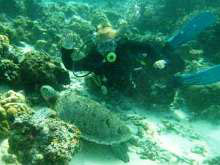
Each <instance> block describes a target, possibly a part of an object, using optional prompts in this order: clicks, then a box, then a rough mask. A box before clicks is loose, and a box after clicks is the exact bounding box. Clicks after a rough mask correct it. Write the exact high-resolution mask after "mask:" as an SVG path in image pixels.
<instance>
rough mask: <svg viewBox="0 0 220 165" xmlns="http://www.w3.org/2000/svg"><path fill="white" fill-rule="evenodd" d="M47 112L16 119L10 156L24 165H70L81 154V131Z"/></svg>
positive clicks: (10, 141) (13, 126)
mask: <svg viewBox="0 0 220 165" xmlns="http://www.w3.org/2000/svg"><path fill="white" fill-rule="evenodd" d="M55 116H56V115H55V112H54V111H52V110H50V109H47V108H43V109H40V110H38V111H37V112H35V113H34V114H33V115H23V116H20V117H18V118H16V120H15V122H14V123H13V125H12V128H11V129H12V131H11V135H10V137H9V146H10V147H9V152H10V153H13V154H15V155H16V156H17V158H18V161H20V162H21V163H22V164H33V165H37V164H42V165H48V164H63V165H65V164H68V162H69V161H70V159H71V158H72V156H73V155H74V154H75V153H77V152H78V150H79V131H78V129H77V128H76V127H75V126H74V125H71V124H68V123H65V122H63V121H61V120H59V119H57V118H56V117H55Z"/></svg>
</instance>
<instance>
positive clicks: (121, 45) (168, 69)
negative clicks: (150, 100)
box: [61, 12, 220, 89]
mask: <svg viewBox="0 0 220 165" xmlns="http://www.w3.org/2000/svg"><path fill="white" fill-rule="evenodd" d="M215 20H216V17H215V16H214V15H213V14H212V13H210V12H202V13H200V14H199V15H197V16H195V17H193V18H192V19H191V20H190V21H189V22H188V23H187V24H186V25H184V26H183V27H182V28H181V29H180V30H178V31H177V32H176V33H175V35H173V36H172V37H170V38H169V39H168V40H167V42H166V44H165V46H164V47H163V48H162V49H161V51H158V49H159V50H160V48H158V47H154V45H152V44H151V43H150V42H148V41H143V40H139V39H135V38H134V39H130V38H129V37H127V36H123V35H120V32H119V31H116V30H114V29H113V28H112V27H111V26H106V27H103V26H102V27H99V28H98V31H97V38H96V41H95V42H89V43H88V44H86V47H88V50H87V53H85V54H86V55H85V57H82V58H81V59H78V58H77V56H78V54H79V52H78V51H77V50H76V49H75V48H74V46H73V44H71V42H70V41H71V39H70V38H68V37H67V38H65V39H64V42H63V44H62V46H61V55H62V61H63V64H64V66H65V67H66V69H68V70H71V71H73V72H74V73H75V72H78V71H88V74H90V73H94V74H95V75H96V76H97V77H99V80H100V81H101V86H103V87H106V88H107V89H109V88H118V89H122V88H123V89H126V88H127V89H132V88H136V77H137V76H138V75H143V74H140V72H144V73H147V74H148V75H150V76H156V77H158V78H160V77H166V78H169V79H173V80H174V82H175V83H177V84H181V85H184V84H187V83H188V84H190V82H197V81H199V80H202V76H201V74H196V75H194V76H192V75H190V76H189V75H187V76H185V75H181V76H174V75H175V74H176V73H178V72H181V71H183V70H184V68H185V67H184V66H185V65H184V61H183V60H182V59H181V58H180V57H179V56H177V55H175V54H174V53H173V50H175V49H176V48H178V47H179V46H181V45H182V44H184V43H187V42H188V41H190V40H192V39H193V38H195V37H197V36H198V34H199V33H200V32H202V31H204V29H206V28H207V27H208V26H210V25H212V24H213V23H215ZM219 70H220V69H219ZM88 74H86V75H88ZM86 75H85V76H86ZM202 75H204V74H202ZM200 78H201V79H200ZM219 80H220V78H219ZM190 85H192V83H191V84H190Z"/></svg>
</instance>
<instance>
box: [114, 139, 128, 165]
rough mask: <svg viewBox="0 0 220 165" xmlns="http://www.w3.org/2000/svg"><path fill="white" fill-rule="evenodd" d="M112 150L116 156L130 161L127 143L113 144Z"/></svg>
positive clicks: (124, 160)
mask: <svg viewBox="0 0 220 165" xmlns="http://www.w3.org/2000/svg"><path fill="white" fill-rule="evenodd" d="M111 151H112V153H113V154H114V155H115V157H116V158H118V159H120V160H122V161H123V162H125V163H127V162H129V156H128V146H127V144H126V143H120V144H113V145H111Z"/></svg>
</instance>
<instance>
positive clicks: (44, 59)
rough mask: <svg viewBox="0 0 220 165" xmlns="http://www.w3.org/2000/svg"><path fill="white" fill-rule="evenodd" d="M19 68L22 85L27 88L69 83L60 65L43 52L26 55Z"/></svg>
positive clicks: (67, 75)
mask: <svg viewBox="0 0 220 165" xmlns="http://www.w3.org/2000/svg"><path fill="white" fill-rule="evenodd" d="M20 68H21V79H22V83H23V84H25V85H28V86H38V87H40V86H41V85H43V84H49V85H52V86H54V85H55V86H56V85H59V84H68V83H69V82H70V78H69V73H68V72H67V71H66V70H64V69H63V68H62V67H61V64H60V63H59V62H56V61H55V60H53V59H52V58H51V57H50V56H49V55H47V54H45V53H43V52H38V51H30V52H28V53H26V54H25V55H24V58H23V60H22V61H21V63H20Z"/></svg>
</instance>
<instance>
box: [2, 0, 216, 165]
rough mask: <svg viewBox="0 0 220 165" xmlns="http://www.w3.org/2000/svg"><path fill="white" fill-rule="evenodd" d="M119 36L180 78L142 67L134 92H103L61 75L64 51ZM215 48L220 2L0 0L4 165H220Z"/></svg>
mask: <svg viewBox="0 0 220 165" xmlns="http://www.w3.org/2000/svg"><path fill="white" fill-rule="evenodd" d="M116 33H120V34H123V35H124V36H126V37H127V38H128V39H129V40H133V39H137V40H139V41H141V42H142V41H147V42H148V43H150V45H153V48H154V49H155V50H157V51H158V52H162V51H163V48H164V47H166V44H167V43H168V44H169V45H170V46H171V47H172V48H173V49H174V50H172V54H173V55H174V56H177V57H181V58H182V59H183V61H184V63H185V67H184V69H183V70H182V71H181V72H178V73H177V74H175V75H174V74H173V75H166V73H164V72H162V76H161V74H156V73H155V72H154V70H151V69H148V66H147V65H146V64H145V62H146V61H140V63H141V64H143V65H144V69H145V71H144V72H141V73H140V74H139V73H138V74H137V76H136V77H135V78H136V79H135V84H133V85H134V86H133V88H130V87H125V86H124V85H122V84H120V83H121V82H118V84H117V85H118V86H119V87H117V88H114V87H112V88H106V86H104V85H102V81H104V80H100V78H97V77H98V76H97V75H96V74H95V73H91V74H89V75H88V76H87V73H84V72H83V73H81V72H80V73H79V75H84V76H76V72H74V71H73V70H68V68H65V66H64V65H65V64H63V61H62V60H63V59H62V58H61V56H62V53H61V49H62V47H68V48H71V49H74V50H76V51H77V52H79V53H78V54H79V56H80V57H79V58H82V57H84V56H85V55H86V51H87V50H86V49H87V48H85V45H86V44H88V43H89V44H90V43H93V42H96V39H97V36H98V35H103V36H104V35H105V34H108V35H109V36H111V37H114V35H115V34H116ZM69 34H71V38H68V37H69ZM65 42H68V43H67V44H66V45H65V44H63V43H65ZM69 42H70V43H69ZM89 44H88V45H89ZM219 44H220V0H93V1H91V0H0V165H122V164H128V165H146V164H147V165H203V164H204V165H220V149H219V148H220V139H219V137H220V126H219V124H220V69H219V65H218V64H220V46H219ZM99 49H100V50H104V51H105V50H106V49H108V47H107V46H106V47H105V45H104V46H103V47H99ZM168 53H169V52H168ZM161 54H162V55H161V56H163V53H161ZM125 55H126V54H125ZM81 56H82V57H81ZM134 56H137V55H136V54H135V53H134ZM129 60H133V59H129ZM113 62H114V61H113ZM123 67H124V66H123ZM158 67H159V68H160V66H158ZM174 67H175V65H174ZM176 67H178V64H177V66H176ZM125 68H126V65H125ZM207 68H208V70H207ZM209 68H211V69H209ZM138 69H139V68H138ZM174 70H175V68H174ZM201 71H202V72H201ZM203 71H204V72H203ZM106 72H108V70H106ZM194 73H195V74H194ZM197 73H199V74H197ZM77 74H78V73H77ZM116 74H117V72H116ZM120 74H121V73H120V72H118V75H119V76H120ZM188 74H189V76H188ZM159 75H160V76H159ZM173 76H174V78H180V79H178V80H179V81H181V83H182V84H181V85H182V86H181V85H180V86H179V84H178V83H177V82H175V81H174V82H173V81H171V80H170V78H172V77H173ZM172 80H173V79H172ZM124 81H125V84H126V83H128V82H130V79H126V80H124ZM132 82H133V81H132Z"/></svg>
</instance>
